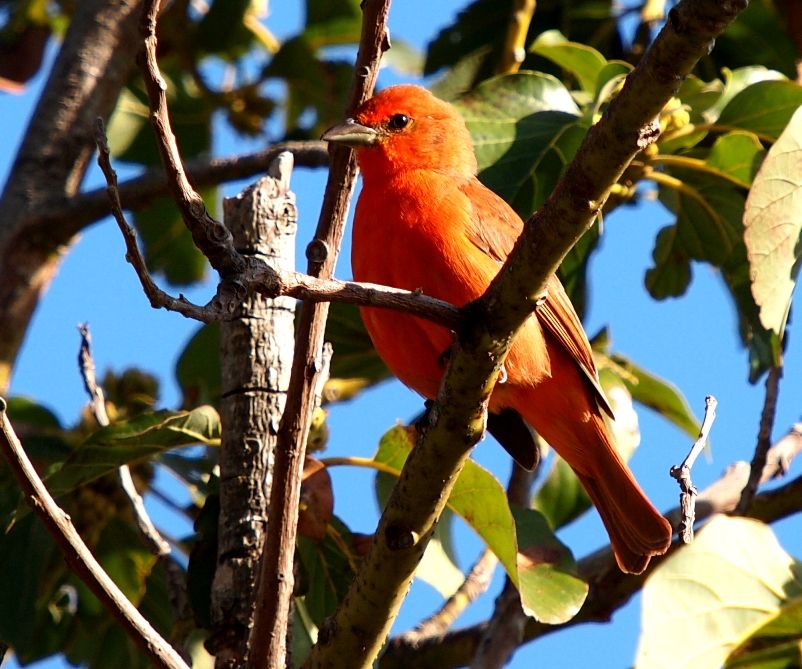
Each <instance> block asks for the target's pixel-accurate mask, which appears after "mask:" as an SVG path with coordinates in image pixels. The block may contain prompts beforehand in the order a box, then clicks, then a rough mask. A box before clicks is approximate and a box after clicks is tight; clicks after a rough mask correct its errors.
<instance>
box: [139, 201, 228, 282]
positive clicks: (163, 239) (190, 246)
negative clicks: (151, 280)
mask: <svg viewBox="0 0 802 669" xmlns="http://www.w3.org/2000/svg"><path fill="white" fill-rule="evenodd" d="M199 192H200V195H201V196H202V197H203V201H204V203H205V204H206V209H207V210H208V211H211V212H214V211H215V209H216V208H217V204H216V203H217V196H218V189H217V188H202V189H200V191H199ZM134 223H135V224H136V228H137V230H138V231H139V234H140V236H141V238H142V243H143V246H144V251H145V260H146V261H147V264H148V267H149V268H150V269H151V271H153V272H161V273H162V274H164V277H165V278H166V279H167V281H169V282H170V283H171V284H172V285H174V286H186V285H189V284H191V283H194V282H196V281H200V280H201V279H203V277H204V276H205V274H206V268H207V267H208V262H207V260H206V258H205V256H204V255H203V254H202V253H201V252H200V251H199V250H198V248H197V247H196V246H195V242H193V241H192V235H191V234H190V232H189V230H188V229H187V226H186V224H185V223H184V219H183V218H182V217H181V214H180V212H179V211H178V208H177V207H176V205H175V202H174V201H173V200H171V199H170V198H166V197H164V198H156V199H155V200H154V201H153V202H151V203H150V204H149V205H148V206H147V207H144V208H142V209H140V210H139V211H137V212H136V214H135V215H134Z"/></svg>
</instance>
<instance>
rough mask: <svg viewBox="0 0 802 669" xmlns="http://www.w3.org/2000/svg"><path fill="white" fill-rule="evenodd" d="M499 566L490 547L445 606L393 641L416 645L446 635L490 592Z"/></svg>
mask: <svg viewBox="0 0 802 669" xmlns="http://www.w3.org/2000/svg"><path fill="white" fill-rule="evenodd" d="M496 565H498V558H497V557H496V554H495V553H494V552H493V551H491V550H490V549H489V548H486V549H485V550H484V551H483V552H482V554H481V555H480V556H479V559H478V560H477V561H476V562H475V563H474V565H473V567H471V569H470V571H469V572H468V574H467V575H466V576H465V580H464V581H463V582H462V585H460V587H459V588H457V591H456V592H455V593H454V594H453V595H451V597H449V598H448V599H447V600H446V601H445V603H444V604H443V606H441V607H440V609H439V610H438V611H436V612H435V613H434V614H432V615H431V616H429V617H428V618H427V619H426V620H424V621H422V622H421V623H420V624H419V625H418V626H417V627H416V628H415V629H414V630H410V631H409V632H405V633H404V634H402V635H401V637H400V640H394V641H391V644H392V643H394V642H400V643H404V644H410V645H411V646H413V647H414V646H417V645H418V644H419V643H421V642H422V641H425V640H427V639H438V638H440V637H442V636H443V634H445V633H446V632H447V631H448V629H449V628H450V627H451V626H452V625H453V624H454V621H456V619H457V618H458V617H459V616H460V615H462V612H463V611H464V610H465V609H466V608H468V606H470V604H472V603H473V602H474V601H475V600H476V599H477V598H478V597H479V596H480V595H483V594H484V593H485V592H486V591H487V589H488V588H489V587H490V583H491V582H492V580H493V572H494V571H495V569H496Z"/></svg>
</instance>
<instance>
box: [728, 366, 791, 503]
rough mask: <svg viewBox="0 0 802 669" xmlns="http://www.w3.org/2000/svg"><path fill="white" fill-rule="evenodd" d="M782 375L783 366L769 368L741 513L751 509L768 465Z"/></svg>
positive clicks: (742, 495) (742, 498)
mask: <svg viewBox="0 0 802 669" xmlns="http://www.w3.org/2000/svg"><path fill="white" fill-rule="evenodd" d="M782 375H783V370H782V367H781V366H779V365H777V366H774V367H772V368H771V369H769V374H768V376H767V377H766V395H765V397H764V399H763V411H762V412H761V414H760V428H759V429H758V433H757V445H756V446H755V454H754V455H753V456H752V465H751V468H750V471H749V480H748V481H747V482H746V485H745V486H744V490H743V493H741V501H740V502H739V503H738V509H737V513H738V514H739V515H743V514H745V513H746V512H747V510H748V509H749V505H750V504H751V503H752V499H753V498H754V497H755V492H756V491H757V487H758V485H760V480H761V476H762V475H763V470H764V469H765V467H766V457H767V455H768V452H769V447H770V446H771V431H772V429H773V428H774V416H775V414H776V413H777V396H778V394H779V389H780V379H781V378H782Z"/></svg>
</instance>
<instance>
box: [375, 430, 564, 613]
mask: <svg viewBox="0 0 802 669" xmlns="http://www.w3.org/2000/svg"><path fill="white" fill-rule="evenodd" d="M412 439H413V436H412V433H411V430H410V429H409V428H404V427H401V426H398V427H395V428H393V429H392V430H390V431H389V432H387V433H386V434H385V435H384V437H382V440H381V442H380V443H379V450H378V451H377V452H376V455H375V456H374V459H375V460H376V461H377V462H381V463H383V464H384V465H385V466H389V467H391V468H393V469H394V470H396V471H397V472H398V473H399V474H400V472H401V469H402V467H403V466H404V462H405V461H406V458H407V455H408V454H409V452H410V450H411V449H412V447H413V445H414V444H413V441H412ZM448 506H449V508H450V509H451V510H452V511H454V512H455V513H456V514H457V515H458V516H460V517H461V518H462V519H463V520H464V521H465V522H466V523H467V524H468V525H469V526H470V527H471V528H472V529H473V530H474V531H475V532H476V533H477V534H478V535H479V536H480V537H481V538H482V540H483V541H484V542H485V544H486V545H487V546H488V548H490V549H491V550H492V551H493V552H494V553H495V555H496V557H497V558H498V560H499V562H500V563H501V564H502V566H503V567H504V569H505V570H506V572H507V575H508V576H509V577H510V579H511V580H512V582H513V583H515V585H516V587H518V588H519V590H520V593H521V598H522V603H523V606H524V608H525V610H526V611H527V612H528V613H529V615H532V616H534V617H535V618H536V619H538V620H546V619H548V620H549V621H550V622H565V621H566V620H568V619H570V618H571V616H573V614H574V613H575V611H573V608H572V604H569V605H568V606H567V607H563V608H559V607H557V608H555V607H553V606H552V604H553V601H552V600H544V601H541V600H540V599H539V597H538V593H540V592H543V591H544V590H550V591H552V592H553V591H554V590H556V589H560V588H563V589H564V591H565V589H566V588H567V589H568V590H570V591H571V592H572V593H574V595H576V591H575V590H574V588H573V587H572V586H571V587H569V585H567V582H566V578H565V574H562V573H560V574H557V575H555V573H554V570H551V569H546V568H534V564H533V563H532V555H533V554H534V553H535V552H536V549H535V547H534V545H533V542H534V541H535V537H537V540H539V541H540V540H543V541H545V537H546V536H547V535H548V534H550V532H549V531H548V528H547V527H546V523H545V521H544V522H540V523H537V525H536V531H535V529H533V527H534V526H530V525H529V524H527V525H526V528H527V534H526V537H525V539H526V541H525V543H523V544H522V545H523V546H524V547H525V549H526V551H527V554H525V555H523V556H522V555H521V554H519V544H518V539H517V534H516V529H515V520H514V518H513V515H512V512H511V511H510V507H509V504H508V503H507V496H506V493H505V492H504V488H503V487H502V486H501V484H500V483H499V482H498V480H497V479H496V478H495V477H494V476H493V475H492V474H491V473H490V472H488V471H487V470H485V469H483V468H482V467H480V466H479V465H478V464H476V463H475V462H473V461H472V460H468V462H466V464H465V467H464V468H463V470H462V472H461V473H460V475H459V477H458V478H457V480H456V482H455V483H454V488H453V489H452V491H451V495H450V497H449V498H448ZM526 520H527V523H528V522H529V521H530V520H531V519H530V518H527V519H526ZM531 522H533V523H535V522H536V521H531ZM553 541H554V542H556V541H557V539H556V538H554V539H553ZM555 545H556V544H554V543H548V544H546V545H545V546H544V550H546V551H548V550H549V548H551V549H553V548H554V546H555ZM566 550H567V549H566ZM560 559H561V558H560ZM560 559H558V560H557V562H558V564H559V565H560V569H562V568H563V567H562V565H563V563H562V562H560ZM519 565H523V566H524V567H526V572H527V574H526V587H525V588H523V587H522V586H521V577H520V575H519V568H520V566H519ZM560 569H557V571H558V572H559V571H560ZM572 578H573V577H572ZM569 600H570V601H575V599H571V598H569ZM572 611H573V612H572ZM569 614H570V615H569ZM564 616H567V617H564Z"/></svg>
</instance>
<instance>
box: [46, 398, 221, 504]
mask: <svg viewBox="0 0 802 669" xmlns="http://www.w3.org/2000/svg"><path fill="white" fill-rule="evenodd" d="M219 443H220V417H219V416H218V415H217V411H215V410H214V409H213V408H212V407H209V406H202V407H199V408H197V409H194V410H192V411H156V412H153V413H145V414H141V415H139V416H137V417H136V418H133V419H132V420H130V421H127V422H123V423H117V424H115V425H112V426H110V427H107V428H103V429H101V430H98V431H97V432H95V433H94V434H93V435H91V436H90V437H89V438H88V439H87V440H86V441H85V442H84V443H83V444H82V445H81V446H79V447H78V448H76V449H75V451H74V452H73V453H72V454H71V455H70V457H69V458H67V460H66V461H65V463H64V465H63V466H62V467H61V469H59V470H58V471H57V472H56V473H54V474H53V475H52V476H48V477H47V479H46V480H45V483H46V484H47V487H48V489H49V490H50V492H51V493H52V494H53V495H54V496H56V495H59V494H63V493H65V492H67V491H69V490H72V489H73V488H76V487H77V486H79V485H81V484H82V483H88V482H89V481H92V480H94V479H96V478H98V477H100V476H102V475H103V474H107V473H109V472H112V471H115V470H116V469H117V468H118V467H119V466H120V465H124V464H130V463H131V462H135V461H137V460H142V459H144V458H147V457H149V456H151V455H154V454H156V453H161V452H163V451H166V450H169V449H171V448H177V447H179V446H189V445H191V444H206V445H219Z"/></svg>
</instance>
